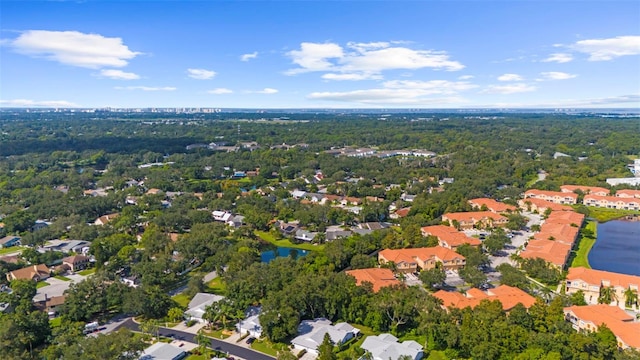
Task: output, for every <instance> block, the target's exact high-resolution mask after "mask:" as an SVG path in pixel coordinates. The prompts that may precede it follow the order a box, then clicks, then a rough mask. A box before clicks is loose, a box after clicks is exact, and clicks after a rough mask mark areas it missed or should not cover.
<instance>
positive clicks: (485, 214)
mask: <svg viewBox="0 0 640 360" xmlns="http://www.w3.org/2000/svg"><path fill="white" fill-rule="evenodd" d="M445 217H446V218H448V219H451V220H456V221H459V222H460V221H465V222H472V221H481V220H483V219H486V218H490V219H493V220H507V218H505V217H504V216H502V215H500V214H496V213H493V212H491V211H469V212H455V213H446V214H444V215H442V218H443V219H444V218H445Z"/></svg>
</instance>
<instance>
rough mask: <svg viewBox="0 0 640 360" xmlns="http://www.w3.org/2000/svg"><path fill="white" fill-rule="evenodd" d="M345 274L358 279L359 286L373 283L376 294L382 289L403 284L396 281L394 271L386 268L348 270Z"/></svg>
mask: <svg viewBox="0 0 640 360" xmlns="http://www.w3.org/2000/svg"><path fill="white" fill-rule="evenodd" d="M345 273H346V274H347V275H351V276H353V277H354V278H356V285H358V286H360V285H362V284H363V283H365V282H368V283H371V285H373V291H374V292H378V291H380V289H381V288H383V287H386V286H393V285H400V284H401V282H400V281H399V280H398V279H396V277H395V275H394V274H393V271H391V270H390V269H386V268H369V269H357V270H348V271H346V272H345Z"/></svg>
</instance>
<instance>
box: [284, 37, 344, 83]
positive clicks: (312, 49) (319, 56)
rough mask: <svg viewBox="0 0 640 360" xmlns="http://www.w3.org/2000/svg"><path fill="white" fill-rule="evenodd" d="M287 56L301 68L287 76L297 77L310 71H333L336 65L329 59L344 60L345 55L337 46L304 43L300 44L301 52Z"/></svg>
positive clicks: (290, 53) (297, 51) (288, 72)
mask: <svg viewBox="0 0 640 360" xmlns="http://www.w3.org/2000/svg"><path fill="white" fill-rule="evenodd" d="M287 55H288V56H289V57H291V59H292V61H293V63H294V64H297V65H299V66H300V67H299V68H296V69H291V70H288V71H287V72H286V74H287V75H295V74H299V73H304V72H309V71H322V70H331V69H332V68H333V67H334V65H333V63H331V62H330V61H329V59H336V58H342V57H343V56H344V53H343V51H342V47H340V45H337V44H332V43H324V44H317V43H308V42H303V43H301V44H300V50H292V51H289V52H288V53H287Z"/></svg>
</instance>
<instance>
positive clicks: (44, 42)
mask: <svg viewBox="0 0 640 360" xmlns="http://www.w3.org/2000/svg"><path fill="white" fill-rule="evenodd" d="M9 45H10V46H11V47H12V48H14V49H15V51H16V52H18V53H20V54H24V55H29V56H33V57H42V58H45V59H47V60H52V61H57V62H59V63H62V64H66V65H72V66H79V67H85V68H91V69H99V68H102V67H123V66H126V65H127V63H128V61H129V60H131V59H133V58H134V57H136V56H137V55H140V53H139V52H135V51H131V50H129V47H127V46H126V45H124V44H123V43H122V39H121V38H115V37H114V38H109V37H105V36H102V35H99V34H85V33H81V32H78V31H47V30H28V31H24V32H22V33H21V34H20V36H18V37H17V38H16V39H15V40H12V41H11V42H10V43H9Z"/></svg>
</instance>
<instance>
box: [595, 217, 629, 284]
mask: <svg viewBox="0 0 640 360" xmlns="http://www.w3.org/2000/svg"><path fill="white" fill-rule="evenodd" d="M597 233H598V238H597V239H596V243H595V245H593V248H592V249H591V251H590V252H589V265H591V267H592V268H594V269H597V270H605V271H612V272H617V273H622V274H629V275H638V276H640V221H620V220H614V221H609V222H606V223H603V224H598V229H597Z"/></svg>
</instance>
